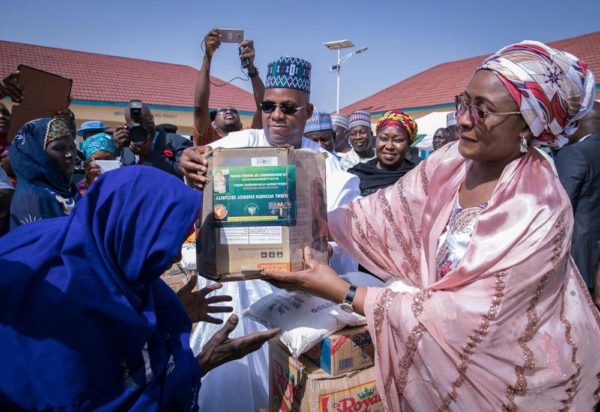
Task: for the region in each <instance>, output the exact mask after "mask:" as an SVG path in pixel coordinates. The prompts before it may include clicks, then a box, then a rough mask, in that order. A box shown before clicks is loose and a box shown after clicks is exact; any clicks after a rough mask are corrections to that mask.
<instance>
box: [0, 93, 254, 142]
mask: <svg viewBox="0 0 600 412" xmlns="http://www.w3.org/2000/svg"><path fill="white" fill-rule="evenodd" d="M2 103H3V104H4V105H5V106H6V107H7V108H8V109H9V110H10V108H11V107H12V105H13V103H12V102H11V101H10V100H9V99H3V100H2ZM126 107H127V103H123V102H115V103H110V102H97V101H88V100H73V101H72V103H71V106H70V107H69V108H70V109H71V110H72V111H73V113H74V114H75V120H76V123H77V127H80V126H81V124H82V123H83V122H86V121H88V120H102V121H103V122H104V123H106V125H107V126H110V127H112V128H113V130H114V128H115V127H117V126H120V125H123V124H125V117H124V114H123V111H124V110H125V108H126ZM149 107H150V110H151V111H152V114H153V115H154V122H155V123H156V124H157V125H158V124H161V123H170V124H174V125H175V126H177V133H180V134H185V135H191V134H192V132H193V125H194V116H193V109H192V108H187V107H169V106H158V105H149ZM253 116H254V113H252V112H240V119H241V120H242V124H243V127H244V128H248V127H250V124H251V123H252V117H253Z"/></svg>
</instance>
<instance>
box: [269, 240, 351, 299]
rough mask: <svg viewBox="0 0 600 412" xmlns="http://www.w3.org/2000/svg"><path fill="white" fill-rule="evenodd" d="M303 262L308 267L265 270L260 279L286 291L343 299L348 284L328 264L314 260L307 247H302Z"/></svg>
mask: <svg viewBox="0 0 600 412" xmlns="http://www.w3.org/2000/svg"><path fill="white" fill-rule="evenodd" d="M304 263H305V265H306V266H307V267H308V269H306V270H303V271H301V272H279V271H275V270H265V271H264V272H263V275H262V279H263V280H266V281H267V282H269V283H271V284H273V285H274V286H277V287H278V288H281V289H285V290H288V291H293V290H301V291H303V292H307V293H310V294H312V295H317V296H320V297H322V298H324V299H328V300H331V301H333V302H337V303H340V302H342V301H343V300H344V297H345V296H346V293H347V292H348V288H349V287H350V285H349V284H348V282H346V281H345V280H343V279H341V278H340V277H339V276H338V275H337V274H336V273H335V271H334V270H333V269H331V268H330V267H329V266H328V265H326V264H325V263H323V262H320V261H318V260H316V259H315V257H314V255H313V251H312V249H311V248H309V247H305V248H304Z"/></svg>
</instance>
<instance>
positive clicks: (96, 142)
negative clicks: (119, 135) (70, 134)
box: [81, 133, 118, 160]
mask: <svg viewBox="0 0 600 412" xmlns="http://www.w3.org/2000/svg"><path fill="white" fill-rule="evenodd" d="M81 151H82V152H83V153H84V154H85V160H87V159H89V158H90V157H92V155H93V154H94V153H96V152H108V153H112V154H113V155H115V156H117V155H118V153H117V147H116V146H115V144H114V143H113V140H112V138H111V137H110V136H109V135H107V134H106V133H98V134H95V135H93V136H90V137H88V138H87V139H85V140H84V141H83V144H82V145H81Z"/></svg>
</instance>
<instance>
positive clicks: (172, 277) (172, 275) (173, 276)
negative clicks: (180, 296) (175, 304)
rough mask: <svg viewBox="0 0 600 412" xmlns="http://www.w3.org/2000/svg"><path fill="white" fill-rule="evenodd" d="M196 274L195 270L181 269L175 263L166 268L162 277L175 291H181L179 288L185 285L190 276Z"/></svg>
mask: <svg viewBox="0 0 600 412" xmlns="http://www.w3.org/2000/svg"><path fill="white" fill-rule="evenodd" d="M192 276H195V272H191V271H190V272H186V271H184V270H182V269H181V267H180V266H179V265H178V264H176V263H175V264H173V265H171V267H170V268H169V269H168V270H166V271H165V272H164V273H163V274H162V275H161V276H160V278H161V279H162V280H163V281H164V282H165V283H166V284H167V285H168V286H169V287H170V288H171V289H173V292H175V293H177V292H179V289H181V288H182V287H184V286H185V285H186V284H187V283H188V281H189V280H190V278H191V277H192Z"/></svg>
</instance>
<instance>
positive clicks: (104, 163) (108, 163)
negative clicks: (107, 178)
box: [92, 160, 122, 173]
mask: <svg viewBox="0 0 600 412" xmlns="http://www.w3.org/2000/svg"><path fill="white" fill-rule="evenodd" d="M92 164H94V165H96V166H98V167H99V168H100V170H102V173H105V172H110V171H111V170H115V169H118V168H119V167H121V166H122V164H121V162H120V161H118V160H93V161H92Z"/></svg>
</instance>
